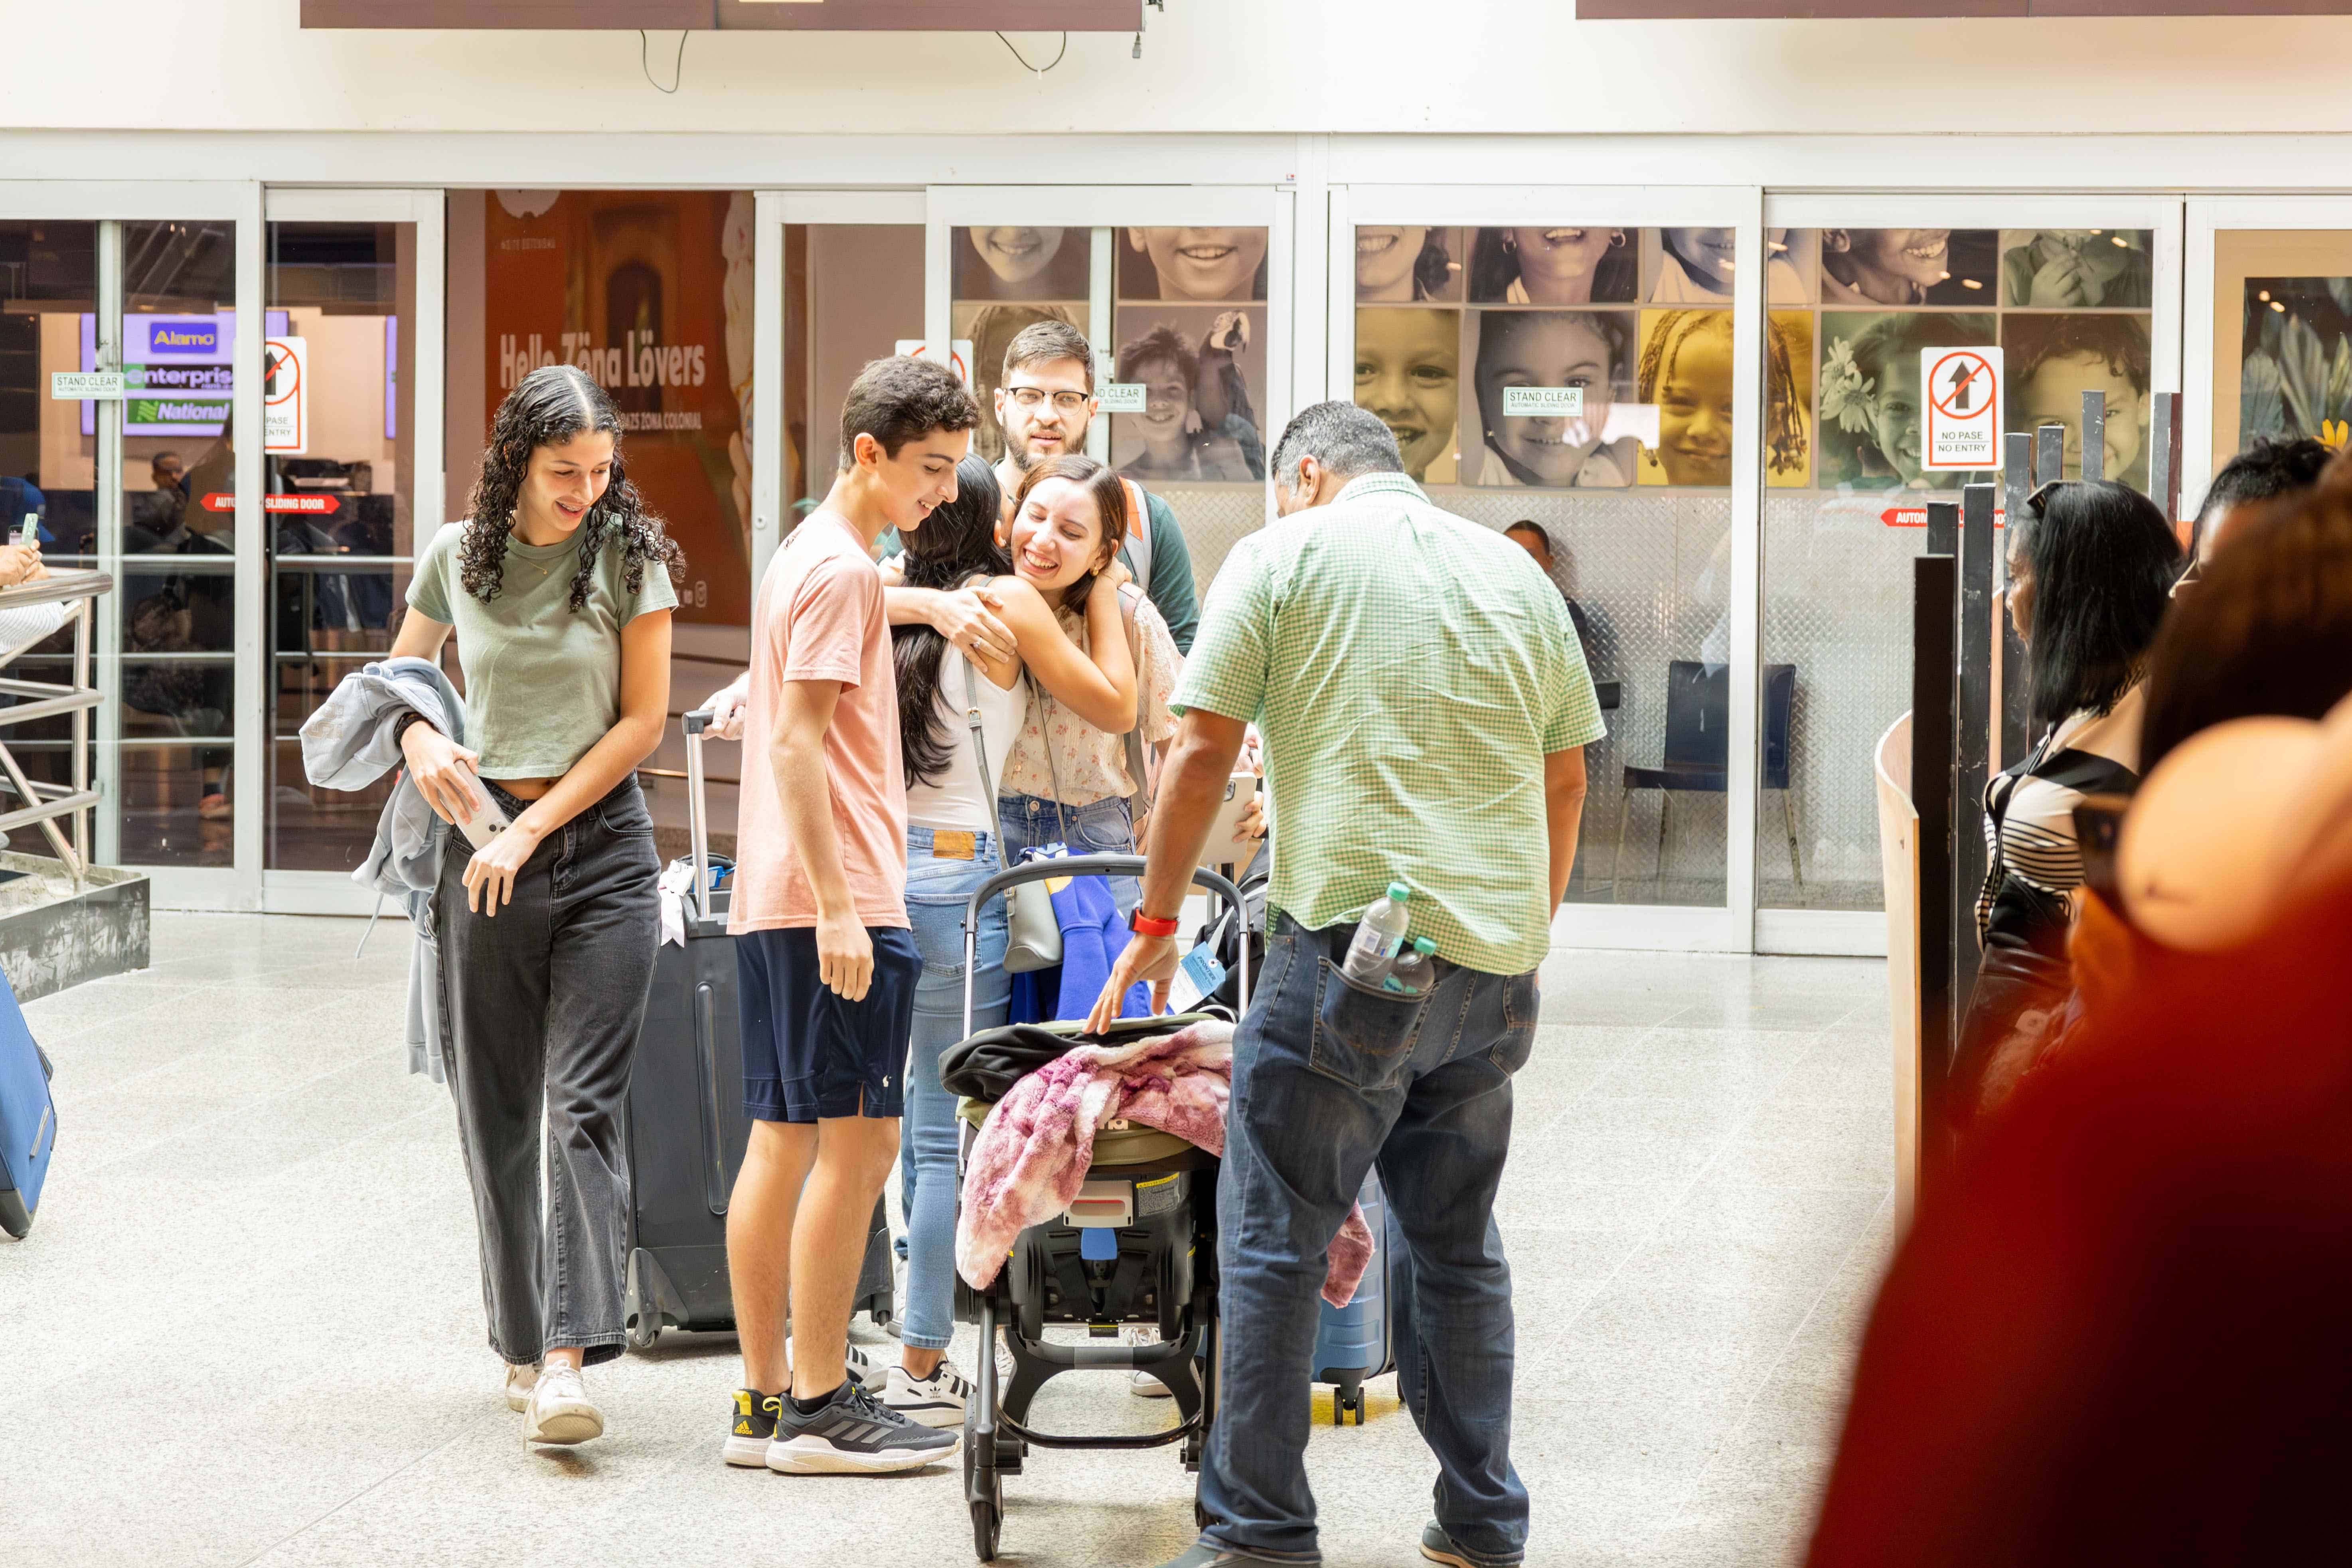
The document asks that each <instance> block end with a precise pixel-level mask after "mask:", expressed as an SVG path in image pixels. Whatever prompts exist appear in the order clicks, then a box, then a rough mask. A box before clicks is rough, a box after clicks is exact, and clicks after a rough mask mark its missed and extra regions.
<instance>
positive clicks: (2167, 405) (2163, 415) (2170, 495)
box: [2147, 392, 2181, 527]
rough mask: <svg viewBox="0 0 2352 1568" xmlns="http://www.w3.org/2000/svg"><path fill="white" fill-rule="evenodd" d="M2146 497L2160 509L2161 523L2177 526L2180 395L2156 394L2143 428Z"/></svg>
mask: <svg viewBox="0 0 2352 1568" xmlns="http://www.w3.org/2000/svg"><path fill="white" fill-rule="evenodd" d="M2147 495H2148V499H2149V500H2152V501H2154V502H2156V504H2157V505H2158V506H2159V507H2161V508H2163V509H2164V521H2167V522H2168V523H2171V524H2173V525H2174V526H2175V527H2178V526H2179V523H2180V521H2181V518H2180V394H2179V393H2177V392H2159V393H2158V394H2157V395H2156V409H2155V413H2154V415H2153V416H2152V417H2151V419H2150V420H2149V423H2148V428H2147Z"/></svg>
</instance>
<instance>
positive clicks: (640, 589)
mask: <svg viewBox="0 0 2352 1568" xmlns="http://www.w3.org/2000/svg"><path fill="white" fill-rule="evenodd" d="M620 429H621V419H620V415H619V413H618V411H617V410H616V409H614V406H613V400H612V399H611V398H610V397H609V396H607V395H605V393H604V388H602V387H600V386H598V385H597V384H595V383H594V382H593V381H592V380H590V379H589V377H588V376H587V375H586V374H583V373H582V372H581V371H580V370H578V369H577V368H575V367H573V366H571V365H551V366H548V367H545V368H543V369H541V370H537V371H534V372H532V373H531V374H530V375H529V376H527V377H525V378H524V380H523V382H522V384H520V386H517V387H516V388H515V389H514V391H513V392H511V393H509V395H507V399H506V401H505V402H504V403H502V404H500V405H499V412H498V416H497V418H496V419H495V420H494V421H493V423H492V426H491V429H490V443H489V447H488V450H486V451H485V452H484V453H483V454H482V471H481V478H480V479H478V480H477V481H476V483H475V485H474V493H473V496H472V498H471V507H470V510H471V513H472V515H471V516H469V517H467V519H466V520H465V521H462V522H455V523H450V524H448V525H447V526H446V527H444V528H443V529H442V530H441V531H439V532H438V533H436V534H435V535H434V537H433V539H432V540H431V542H429V543H427V544H426V545H425V548H424V550H423V552H421V553H420V554H419V555H418V557H417V561H416V574H415V579H414V581H412V582H411V583H410V584H409V588H408V615H407V618H406V619H405V620H404V621H403V622H402V623H401V627H400V636H399V637H398V639H397V640H396V641H395V642H394V646H393V650H392V651H393V654H394V657H403V656H406V657H413V658H426V659H436V660H437V659H438V658H439V657H440V651H441V647H442V644H443V642H444V641H445V640H446V639H447V637H449V635H450V634H451V632H452V631H455V632H456V634H457V658H458V662H459V664H460V665H461V666H462V667H463V668H464V671H465V677H466V705H465V723H466V731H465V739H466V741H467V744H464V745H460V744H458V743H457V741H456V740H455V739H453V738H452V737H450V736H446V735H444V734H442V733H441V732H440V731H437V730H436V729H434V728H433V727H432V725H431V724H430V723H427V722H425V721H422V719H421V717H420V718H419V719H418V720H417V721H414V722H410V723H409V724H408V725H407V728H406V729H405V730H404V731H403V733H402V735H401V738H400V741H401V752H402V753H403V755H404V757H405V758H406V759H407V763H408V768H409V773H410V776H411V777H412V778H413V779H414V780H415V784H416V787H417V789H418V791H419V792H420V793H421V794H422V795H424V797H425V801H426V803H427V804H428V805H431V806H432V807H433V809H434V811H435V812H436V814H437V815H438V816H440V817H441V818H442V819H443V820H444V821H445V822H447V823H450V824H452V825H464V824H467V823H469V822H471V823H472V824H473V826H472V828H471V829H470V831H468V832H467V833H465V834H464V835H463V836H460V835H458V834H456V833H453V834H452V835H451V836H450V837H449V841H448V845H447V848H446V853H445V854H444V855H443V857H442V860H441V866H442V871H441V881H440V886H439V888H438V889H437V890H436V893H435V894H434V897H433V916H432V920H433V934H434V937H435V940H436V942H437V943H438V945H439V948H440V954H441V994H440V998H439V1005H440V1007H441V1011H442V1029H441V1037H442V1040H443V1042H444V1049H445V1051H446V1053H447V1055H448V1062H447V1067H448V1076H449V1085H450V1088H451V1089H452V1090H453V1091H454V1092H455V1095H456V1099H457V1128H458V1132H459V1136H460V1140H461V1142H463V1144H464V1146H465V1152H466V1169H467V1174H468V1175H469V1176H470V1178H471V1179H472V1183H473V1188H474V1214H475V1219H476V1221H477V1223H478V1226H479V1227H480V1232H481V1258H482V1296H483V1302H484V1305H485V1307H486V1308H487V1309H488V1314H489V1321H490V1334H489V1338H490V1345H491V1348H492V1349H494V1350H496V1351H497V1352H499V1355H500V1356H501V1357H502V1358H503V1359H504V1360H505V1362H506V1363H507V1373H506V1392H507V1401H508V1404H509V1405H511V1406H512V1407H513V1408H515V1409H517V1410H520V1411H523V1412H525V1423H524V1427H523V1436H524V1439H525V1440H526V1441H528V1442H531V1443H548V1444H570V1443H580V1442H584V1441H586V1440H587V1439H589V1438H591V1437H594V1436H599V1435H600V1434H601V1433H602V1432H603V1431H604V1415H603V1413H602V1412H601V1411H599V1410H598V1409H597V1407H596V1406H595V1405H593V1403H592V1402H591V1401H590V1400H589V1398H588V1395H587V1391H586V1389H585V1387H584V1386H583V1384H582V1382H581V1375H580V1373H581V1368H582V1366H583V1363H590V1364H593V1363H597V1362H603V1361H608V1360H610V1359H612V1358H613V1357H614V1356H617V1355H619V1354H620V1353H621V1342H622V1322H621V1310H622V1309H621V1290H622V1269H623V1263H624V1259H623V1257H622V1251H621V1237H622V1231H623V1226H624V1216H625V1214H626V1211H627V1208H628V1201H629V1200H628V1187H629V1177H628V1167H627V1163H626V1159H625V1152H624V1150H623V1148H622V1145H621V1126H620V1116H621V1107H622V1100H623V1099H624V1097H625V1095H626V1094H627V1092H628V1085H629V1067H630V1060H631V1057H632V1055H633V1053H634V1051H635V1045H636V1037H637V1028H638V1025H639V1023H640V1022H641V1021H642V1019H643V1017H644V1015H645V1007H646V988H647V987H648V985H649V984H651V982H652V979H653V965H654V945H655V942H656V932H657V929H658V906H657V902H656V891H655V885H654V882H655V878H656V875H657V874H658V872H659V867H658V864H657V863H656V858H655V855H654V838H653V818H652V816H650V815H649V814H648V813H647V811H646V802H645V797H644V796H643V795H641V794H640V793H639V792H638V789H637V781H636V767H637V764H638V763H641V762H643V761H644V760H645V759H646V757H647V756H649V755H650V754H651V753H652V752H653V750H654V748H655V747H656V745H657V744H659V743H660V741H661V735H662V729H663V726H664V725H665V724H667V722H668V715H669V648H670V612H671V610H672V609H673V608H674V607H675V606H676V605H677V593H676V592H675V590H674V589H673V587H672V585H671V580H672V578H673V576H675V575H676V574H677V573H678V572H679V571H680V570H681V569H682V567H683V564H684V558H683V556H682V554H681V553H680V552H679V550H678V547H677V543H676V542H674V541H672V540H671V539H669V538H668V537H667V535H666V534H665V533H664V532H663V531H662V524H661V520H660V519H659V518H657V517H656V516H654V515H653V514H652V513H651V512H649V511H647V510H646V509H645V505H644V502H643V500H641V499H640V498H639V497H638V495H637V492H636V489H635V487H633V486H632V485H631V484H630V483H629V481H628V478H627V475H626V473H625V470H624V468H623V465H622V460H621V452H620ZM485 802H487V803H488V806H489V807H490V808H491V809H492V810H494V811H495V812H496V814H497V815H498V816H499V817H502V818H503V819H504V823H505V826H502V827H499V828H497V829H496V830H495V831H489V830H487V829H486V828H485V826H483V824H482V822H481V821H480V820H479V817H480V815H481V813H482V808H483V805H484V803H485ZM542 1102H543V1103H544V1106H545V1111H546V1117H547V1162H548V1167H547V1168H548V1181H549V1184H550V1186H551V1194H550V1202H549V1204H548V1205H547V1206H548V1208H549V1211H550V1214H549V1218H548V1219H547V1221H546V1222H545V1223H544V1224H542V1222H541V1201H540V1190H539V1185H540V1177H539V1170H540V1132H539V1122H540V1115H541V1105H542Z"/></svg>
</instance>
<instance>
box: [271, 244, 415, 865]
mask: <svg viewBox="0 0 2352 1568" xmlns="http://www.w3.org/2000/svg"><path fill="white" fill-rule="evenodd" d="M267 263H268V272H267V280H266V287H267V291H268V303H269V309H270V315H271V318H272V321H273V323H277V322H279V321H282V323H283V324H282V325H277V324H273V326H272V328H271V336H272V338H273V340H290V341H291V342H292V343H293V344H294V345H296V346H297V348H298V350H299V356H300V357H299V383H300V384H299V386H295V385H289V384H288V380H289V374H290V373H289V366H287V365H285V364H282V363H278V359H279V356H278V354H276V353H273V354H272V355H271V356H270V360H271V364H272V369H271V376H270V379H271V387H270V395H271V396H272V397H273V398H276V397H279V396H281V395H283V396H286V397H291V398H294V399H298V400H299V411H300V414H301V418H300V420H299V429H297V430H295V431H293V432H290V433H285V432H281V433H280V434H279V435H278V436H276V437H273V438H272V440H271V442H270V447H269V454H268V477H269V486H268V489H269V493H268V495H267V496H266V497H265V498H264V499H263V502H262V504H263V506H264V507H265V508H267V509H268V510H267V513H266V515H267V517H268V523H269V604H270V614H269V622H268V645H269V666H268V677H267V679H268V683H269V684H268V716H269V724H270V732H269V766H270V779H269V784H270V788H269V792H268V814H269V815H268V825H269V827H268V833H267V834H266V835H265V836H264V845H263V854H264V859H263V864H264V865H266V866H268V867H269V868H272V869H298V870H322V871H323V870H332V871H349V870H351V869H352V868H354V867H356V866H358V865H359V864H360V862H361V861H362V860H363V859H365V858H366V856H367V850H368V846H369V844H370V842H371V841H372V840H373V837H374V833H375V823H376V816H377V815H378V813H379V812H380V811H381V810H382V809H383V802H384V799H385V798H386V796H387V795H389V794H390V792H391V781H390V780H389V779H387V780H385V781H384V782H383V783H381V784H376V785H374V786H373V787H372V788H369V789H365V790H357V791H353V790H324V789H316V788H313V787H312V786H311V785H310V782H309V780H308V779H307V778H306V777H305V775H304V773H303V768H302V749H301V739H300V731H301V728H302V723H303V721H304V720H306V719H308V718H309V717H310V714H311V712H312V711H313V710H316V709H317V708H318V706H319V704H320V702H322V701H324V700H326V697H327V694H328V693H329V692H331V691H332V690H333V689H334V688H335V684H336V683H337V682H338V681H340V680H341V679H342V678H343V677H344V676H345V675H346V674H348V673H350V672H351V671H352V670H354V669H356V668H359V667H360V666H361V665H362V664H363V663H365V662H367V661H368V660H370V659H373V658H382V657H383V655H384V654H385V653H386V652H388V651H389V650H390V649H391V647H392V612H393V607H394V605H396V604H397V603H399V595H403V594H404V593H405V592H406V591H407V587H408V575H409V574H408V562H409V559H410V557H411V554H412V552H413V550H414V547H415V520H414V513H413V505H412V503H413V500H414V498H415V479H416V474H415V440H416V420H415V404H414V401H413V394H412V393H411V390H410V389H411V387H412V386H413V385H414V384H415V336H416V334H415V331H414V330H413V327H414V323H415V305H416V227H415V225H414V224H388V223H387V224H333V223H274V224H271V225H270V226H269V233H268V255H267ZM276 346H277V344H276V342H273V348H275V347H276ZM281 389H282V391H281ZM272 406H273V407H276V406H278V405H276V404H273V405H272ZM298 448H299V449H298Z"/></svg>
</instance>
